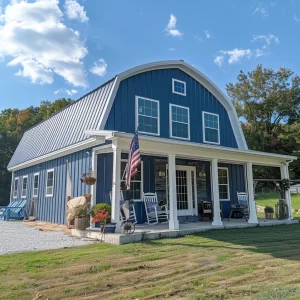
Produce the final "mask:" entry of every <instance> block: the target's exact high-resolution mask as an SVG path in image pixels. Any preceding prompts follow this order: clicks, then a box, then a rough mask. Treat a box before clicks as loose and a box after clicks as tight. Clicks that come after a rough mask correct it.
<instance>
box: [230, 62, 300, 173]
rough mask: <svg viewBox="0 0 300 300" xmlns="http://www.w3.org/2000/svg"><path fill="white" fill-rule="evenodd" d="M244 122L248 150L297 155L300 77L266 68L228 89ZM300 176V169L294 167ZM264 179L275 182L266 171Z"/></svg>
mask: <svg viewBox="0 0 300 300" xmlns="http://www.w3.org/2000/svg"><path fill="white" fill-rule="evenodd" d="M226 90H227V93H228V95H229V97H230V98H231V100H232V101H233V103H234V105H235V107H236V110H237V113H238V115H239V117H240V119H241V121H242V128H243V132H244V134H245V138H246V140H247V143H248V147H249V148H250V149H252V150H257V151H265V152H273V153H281V154H290V155H298V156H299V149H300V136H299V126H300V125H299V116H300V77H299V76H298V75H297V74H295V73H294V72H293V71H291V70H290V69H287V68H280V69H279V70H278V71H274V70H272V69H268V68H263V66H262V65H258V66H257V67H256V69H254V70H253V71H251V72H248V73H247V74H245V73H244V72H243V71H240V74H239V75H238V77H237V82H236V83H235V84H232V83H230V84H228V85H227V86H226ZM291 167H292V168H291V169H292V170H293V175H294V176H297V177H299V176H300V165H299V163H297V162H295V163H293V164H292V165H291ZM267 173H268V174H264V176H265V177H270V178H272V177H271V176H272V172H271V171H267Z"/></svg>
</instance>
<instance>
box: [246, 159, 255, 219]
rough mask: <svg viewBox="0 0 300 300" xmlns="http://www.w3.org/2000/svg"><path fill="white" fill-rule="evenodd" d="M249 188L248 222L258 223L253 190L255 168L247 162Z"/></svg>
mask: <svg viewBox="0 0 300 300" xmlns="http://www.w3.org/2000/svg"><path fill="white" fill-rule="evenodd" d="M246 169H247V188H248V201H249V220H248V223H251V224H258V220H257V214H256V206H255V201H254V191H253V187H254V185H253V169H252V163H251V162H247V164H246Z"/></svg>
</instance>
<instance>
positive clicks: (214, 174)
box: [211, 158, 223, 226]
mask: <svg viewBox="0 0 300 300" xmlns="http://www.w3.org/2000/svg"><path fill="white" fill-rule="evenodd" d="M211 178H212V185H213V204H214V220H213V222H212V225H216V226H222V225H223V222H222V220H221V215H220V198H219V176H218V160H217V159H216V158H214V159H212V161H211Z"/></svg>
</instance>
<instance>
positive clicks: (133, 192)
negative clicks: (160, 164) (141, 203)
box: [121, 160, 143, 200]
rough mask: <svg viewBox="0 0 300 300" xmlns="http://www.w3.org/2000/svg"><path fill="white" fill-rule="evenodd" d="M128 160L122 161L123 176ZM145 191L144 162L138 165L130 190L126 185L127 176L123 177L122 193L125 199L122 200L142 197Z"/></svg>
mask: <svg viewBox="0 0 300 300" xmlns="http://www.w3.org/2000/svg"><path fill="white" fill-rule="evenodd" d="M126 164H127V160H122V161H121V176H123V174H124V170H125V168H126ZM142 193H143V162H141V164H140V165H139V166H138V171H137V173H136V174H135V175H134V176H133V177H132V179H131V181H130V190H127V188H126V187H125V177H124V178H121V195H122V196H123V199H121V200H132V199H142Z"/></svg>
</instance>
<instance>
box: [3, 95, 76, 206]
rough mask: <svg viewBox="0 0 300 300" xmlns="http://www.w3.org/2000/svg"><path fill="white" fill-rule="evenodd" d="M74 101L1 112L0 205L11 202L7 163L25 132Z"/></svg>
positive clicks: (48, 102)
mask: <svg viewBox="0 0 300 300" xmlns="http://www.w3.org/2000/svg"><path fill="white" fill-rule="evenodd" d="M73 102H74V101H73V100H71V99H66V98H62V99H57V100H55V101H54V102H50V101H42V102H41V105H40V106H38V107H33V106H30V107H28V108H26V109H23V110H18V109H5V110H3V111H1V113H0V206H1V205H6V204H8V202H9V195H10V182H11V174H10V173H9V172H8V171H7V165H8V163H9V160H10V158H11V157H12V155H13V153H14V151H15V149H16V147H17V146H18V143H19V141H20V139H21V138H22V136H23V134H24V132H25V131H26V130H28V129H29V128H30V127H32V126H34V125H35V124H37V123H39V122H41V121H43V120H45V119H47V118H49V117H51V116H52V115H53V114H55V113H57V112H58V111H60V110H62V109H63V108H64V107H66V106H68V105H70V104H71V103H73Z"/></svg>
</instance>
